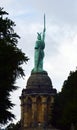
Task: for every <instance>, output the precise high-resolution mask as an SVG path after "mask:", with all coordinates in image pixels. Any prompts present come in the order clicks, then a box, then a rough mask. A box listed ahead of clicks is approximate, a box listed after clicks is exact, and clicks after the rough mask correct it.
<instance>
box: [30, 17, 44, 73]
mask: <svg viewBox="0 0 77 130" xmlns="http://www.w3.org/2000/svg"><path fill="white" fill-rule="evenodd" d="M45 30H46V29H45V15H44V29H43V33H42V34H41V33H37V34H38V36H37V41H36V44H35V56H34V69H33V70H32V72H42V71H43V58H44V48H45Z"/></svg>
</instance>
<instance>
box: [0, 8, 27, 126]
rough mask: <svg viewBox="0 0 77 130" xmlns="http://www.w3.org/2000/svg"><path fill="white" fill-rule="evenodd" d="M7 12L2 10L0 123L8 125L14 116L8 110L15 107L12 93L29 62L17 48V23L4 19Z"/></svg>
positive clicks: (0, 27)
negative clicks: (23, 66) (11, 96)
mask: <svg viewBox="0 0 77 130" xmlns="http://www.w3.org/2000/svg"><path fill="white" fill-rule="evenodd" d="M5 15H8V13H7V12H5V11H3V8H0V123H2V124H4V123H7V122H8V120H12V118H14V115H13V114H12V113H11V112H10V110H8V109H12V107H13V105H14V104H12V103H11V101H10V92H12V91H13V90H15V89H17V86H15V81H16V79H17V78H19V77H23V76H24V70H23V68H22V67H21V65H22V64H23V63H26V62H27V61H28V58H27V57H26V56H25V54H24V53H23V52H22V51H21V49H19V48H18V47H17V43H18V39H19V38H20V37H19V36H18V35H17V34H16V33H15V32H14V29H13V28H14V26H15V23H14V22H13V21H12V20H10V19H8V18H7V17H4V16H5Z"/></svg>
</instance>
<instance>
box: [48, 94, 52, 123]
mask: <svg viewBox="0 0 77 130" xmlns="http://www.w3.org/2000/svg"><path fill="white" fill-rule="evenodd" d="M47 113H48V114H47V122H48V124H50V122H51V118H52V104H51V97H50V96H48V98H47Z"/></svg>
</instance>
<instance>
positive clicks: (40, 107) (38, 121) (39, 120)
mask: <svg viewBox="0 0 77 130" xmlns="http://www.w3.org/2000/svg"><path fill="white" fill-rule="evenodd" d="M36 103H37V123H38V125H40V123H41V122H42V118H41V117H42V101H41V97H40V96H39V97H37V100H36Z"/></svg>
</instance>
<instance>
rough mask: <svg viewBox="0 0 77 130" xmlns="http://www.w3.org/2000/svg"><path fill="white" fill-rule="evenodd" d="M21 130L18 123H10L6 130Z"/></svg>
mask: <svg viewBox="0 0 77 130" xmlns="http://www.w3.org/2000/svg"><path fill="white" fill-rule="evenodd" d="M20 129H21V123H20V121H18V122H17V123H16V124H14V123H10V124H9V125H8V126H7V128H6V129H5V130H20Z"/></svg>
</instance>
